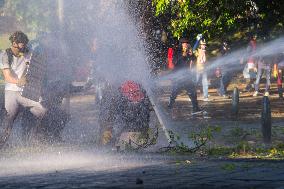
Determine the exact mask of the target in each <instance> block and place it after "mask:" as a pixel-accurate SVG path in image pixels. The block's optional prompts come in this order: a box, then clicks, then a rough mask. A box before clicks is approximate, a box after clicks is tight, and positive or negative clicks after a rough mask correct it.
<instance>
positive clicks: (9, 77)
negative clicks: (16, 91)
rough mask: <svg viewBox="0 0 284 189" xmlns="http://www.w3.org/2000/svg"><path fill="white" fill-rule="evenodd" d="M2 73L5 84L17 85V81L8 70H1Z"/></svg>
mask: <svg viewBox="0 0 284 189" xmlns="http://www.w3.org/2000/svg"><path fill="white" fill-rule="evenodd" d="M2 72H3V76H4V80H5V82H7V83H13V84H18V83H19V79H18V78H15V77H13V75H12V73H11V70H10V69H3V70H2Z"/></svg>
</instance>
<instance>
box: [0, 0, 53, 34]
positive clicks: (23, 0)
mask: <svg viewBox="0 0 284 189" xmlns="http://www.w3.org/2000/svg"><path fill="white" fill-rule="evenodd" d="M3 9H4V10H3V12H4V15H5V16H11V17H15V18H16V20H17V21H19V23H21V25H23V26H25V27H26V30H29V31H31V32H32V31H37V30H47V28H49V27H51V26H53V25H54V24H55V23H56V22H54V21H55V20H54V19H56V18H57V1H55V0H54V1H47V0H6V1H5V6H4V7H3ZM51 18H53V19H51Z"/></svg>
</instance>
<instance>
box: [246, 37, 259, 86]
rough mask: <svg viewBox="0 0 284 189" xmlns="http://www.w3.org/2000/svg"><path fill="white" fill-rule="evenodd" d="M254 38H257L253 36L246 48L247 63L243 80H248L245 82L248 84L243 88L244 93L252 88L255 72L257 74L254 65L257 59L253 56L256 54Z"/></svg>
mask: <svg viewBox="0 0 284 189" xmlns="http://www.w3.org/2000/svg"><path fill="white" fill-rule="evenodd" d="M256 38H257V36H256V35H253V36H252V37H251V39H250V41H249V45H248V47H247V53H248V61H247V64H246V65H245V68H244V71H243V75H244V78H245V79H246V80H248V81H247V83H248V84H247V86H246V88H245V91H250V90H252V89H253V88H254V87H253V83H254V79H255V78H256V72H257V68H256V64H257V60H258V59H257V57H256V56H254V53H255V52H256Z"/></svg>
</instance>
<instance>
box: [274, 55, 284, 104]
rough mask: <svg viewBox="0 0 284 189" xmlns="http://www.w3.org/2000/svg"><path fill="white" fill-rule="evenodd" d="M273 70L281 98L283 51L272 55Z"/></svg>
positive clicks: (283, 67)
mask: <svg viewBox="0 0 284 189" xmlns="http://www.w3.org/2000/svg"><path fill="white" fill-rule="evenodd" d="M273 60H274V62H273V63H274V70H273V72H274V73H273V75H274V77H275V79H276V80H277V89H278V95H279V98H280V99H283V87H282V83H283V71H284V52H283V53H280V54H277V55H275V56H274V59H273Z"/></svg>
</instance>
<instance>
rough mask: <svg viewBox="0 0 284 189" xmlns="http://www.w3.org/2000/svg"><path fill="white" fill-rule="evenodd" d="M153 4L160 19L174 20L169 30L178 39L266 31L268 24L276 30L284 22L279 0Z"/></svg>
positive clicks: (184, 0) (156, 0) (171, 0)
mask: <svg viewBox="0 0 284 189" xmlns="http://www.w3.org/2000/svg"><path fill="white" fill-rule="evenodd" d="M152 3H153V6H154V7H155V14H156V16H157V17H163V16H170V17H171V19H170V22H169V23H168V28H169V30H170V31H171V32H172V34H173V35H174V36H175V37H178V38H180V37H181V36H183V35H184V33H192V32H193V33H195V34H196V33H203V34H205V35H207V36H208V37H209V38H211V37H216V36H222V35H224V34H226V33H228V32H231V31H234V32H237V31H238V30H239V29H243V28H246V27H248V28H249V27H252V26H253V29H256V28H257V29H263V28H262V27H265V23H269V25H270V26H271V27H274V26H276V25H279V23H280V25H281V24H282V22H283V6H282V5H281V1H276V0H271V1H253V0H247V1H238V0H230V1H229V0H153V2H152ZM282 25H283V24H282ZM271 27H270V28H271ZM268 28H269V27H266V29H268Z"/></svg>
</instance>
